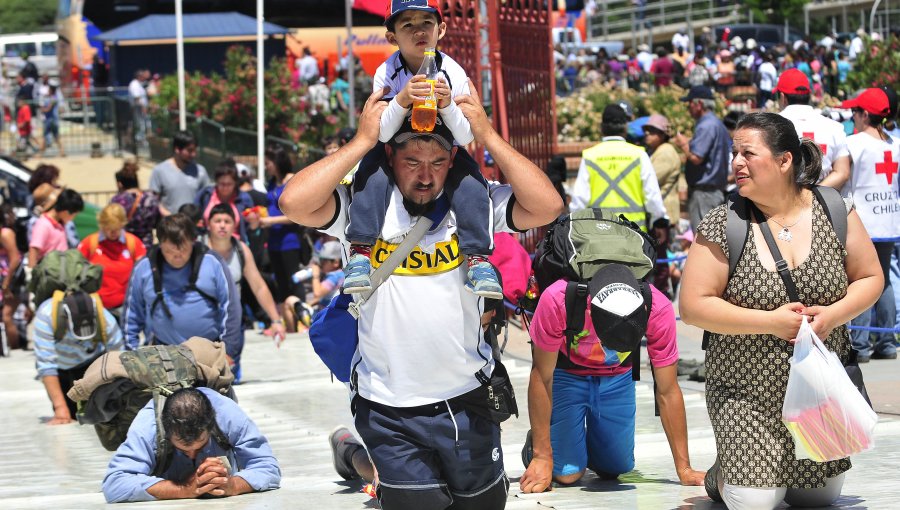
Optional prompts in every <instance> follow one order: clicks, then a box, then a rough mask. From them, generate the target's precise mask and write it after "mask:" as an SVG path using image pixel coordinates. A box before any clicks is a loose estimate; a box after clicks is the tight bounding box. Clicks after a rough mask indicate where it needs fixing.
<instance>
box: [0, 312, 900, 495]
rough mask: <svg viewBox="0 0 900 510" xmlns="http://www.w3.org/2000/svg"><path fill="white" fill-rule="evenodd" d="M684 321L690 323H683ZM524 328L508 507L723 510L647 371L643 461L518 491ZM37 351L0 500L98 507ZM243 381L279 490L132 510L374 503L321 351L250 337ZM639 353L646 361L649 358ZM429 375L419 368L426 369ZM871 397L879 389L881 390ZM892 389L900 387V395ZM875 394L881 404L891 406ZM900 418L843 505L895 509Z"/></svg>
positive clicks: (5, 455)
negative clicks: (672, 445)
mask: <svg viewBox="0 0 900 510" xmlns="http://www.w3.org/2000/svg"><path fill="white" fill-rule="evenodd" d="M684 327H685V328H687V326H684ZM526 342H527V340H526V337H525V335H524V333H522V332H521V331H518V330H516V329H515V328H511V335H510V343H509V346H508V348H507V356H506V359H507V360H508V363H507V364H508V366H509V371H510V374H511V375H512V378H513V380H514V383H515V385H516V390H517V395H518V397H519V402H520V411H521V412H522V414H521V416H520V417H519V418H518V419H511V420H509V421H507V422H506V423H504V424H503V448H504V453H505V465H506V469H507V472H508V474H509V476H510V478H511V480H512V482H513V483H512V487H511V489H510V495H509V500H508V505H507V508H509V509H511V510H519V509H538V508H557V509H581V508H585V509H586V508H609V509H631V508H640V509H663V510H669V509H676V510H687V509H697V510H702V509H720V508H722V509H723V508H724V506H723V505H713V504H712V503H711V502H710V500H709V499H708V498H706V496H705V493H704V491H703V489H702V488H700V487H682V486H680V485H679V484H678V483H677V477H676V474H675V472H674V467H673V465H672V459H671V456H670V453H669V448H668V443H667V442H666V438H665V434H664V433H663V430H662V427H661V425H660V422H659V420H658V419H657V418H655V417H654V416H653V402H652V398H653V397H652V390H651V387H650V383H649V382H648V381H649V380H650V379H649V374H648V377H645V378H644V381H642V382H640V383H638V389H637V395H638V410H637V415H638V418H637V436H638V437H637V442H636V450H635V458H636V465H637V469H636V470H635V471H633V472H631V473H628V474H626V475H624V476H622V477H621V478H620V480H619V481H617V482H606V481H601V480H599V479H598V478H597V477H596V476H593V475H589V476H587V477H586V478H585V479H584V480H583V481H582V482H581V483H579V484H576V485H575V486H571V487H557V488H555V489H554V490H553V491H552V492H548V493H544V494H536V495H525V494H522V493H521V492H520V491H519V489H518V485H517V483H516V482H517V481H518V478H519V476H521V474H522V473H523V472H524V467H523V465H522V463H521V460H520V458H519V451H520V450H521V447H522V443H523V440H524V437H525V432H526V431H527V429H528V428H529V427H528V416H527V406H526V385H527V376H528V373H529V362H528V361H527V356H528V355H529V347H528V344H527V343H526ZM679 343H680V344H683V347H682V351H683V352H684V353H693V352H700V353H701V354H702V351H700V350H699V339H698V335H696V332H693V333H692V332H691V331H690V330H685V331H684V334H682V337H681V338H680V339H679ZM33 358H34V357H33V354H32V353H30V352H22V351H15V352H14V353H13V357H11V358H0V370H2V373H3V374H4V377H2V378H0V409H2V412H0V430H3V431H4V433H3V434H2V435H0V479H3V480H5V481H6V482H7V483H4V484H2V485H0V502H2V503H0V507H2V508H4V509H37V508H41V509H43V508H50V507H55V508H78V509H81V508H97V507H101V506H104V501H103V496H102V494H101V493H100V492H99V489H100V481H101V480H102V478H103V474H104V472H105V467H106V463H107V462H108V460H109V457H110V456H111V453H109V452H106V451H105V450H104V449H103V448H102V447H101V446H100V444H99V441H98V440H97V438H96V436H95V434H94V431H93V429H92V428H91V427H85V426H78V425H65V426H57V427H51V426H48V425H45V423H44V422H45V421H46V420H47V419H48V417H49V415H50V414H51V412H50V405H49V401H48V400H47V398H46V395H45V393H44V390H43V386H42V385H41V383H40V382H38V381H35V380H34V374H35V371H34V359H33ZM243 359H244V374H245V375H244V377H245V383H244V384H242V385H240V386H238V387H237V389H236V391H237V394H238V397H239V400H240V403H241V406H242V407H243V408H244V409H245V410H246V411H247V413H248V414H249V415H250V417H251V418H252V419H253V420H254V421H255V422H256V423H257V425H258V426H259V428H260V430H261V431H262V432H263V433H264V434H265V435H266V436H267V437H268V438H269V440H270V442H271V444H272V448H273V450H274V452H275V455H276V456H277V457H278V459H279V461H280V463H281V468H282V472H283V476H284V478H283V480H282V488H281V489H279V490H277V491H272V492H269V493H264V494H252V495H246V496H241V497H237V498H229V499H227V500H216V501H209V500H205V501H195V502H186V501H180V502H156V503H140V504H135V505H132V506H129V508H144V507H146V508H150V507H153V508H161V507H162V508H170V507H178V508H186V507H192V508H194V507H206V508H213V507H214V508H217V509H218V508H225V509H227V508H240V509H257V508H301V509H320V508H322V509H364V508H373V507H377V505H376V504H375V501H373V500H371V499H370V498H369V497H368V496H366V495H365V494H362V493H360V492H359V490H360V488H361V484H360V483H359V482H344V481H343V480H341V479H340V477H338V476H337V475H336V474H335V472H334V470H333V468H332V465H331V451H330V449H329V447H328V435H329V433H330V431H331V430H332V429H333V428H334V427H335V426H336V425H338V424H352V419H351V417H350V413H349V410H348V402H347V392H346V390H345V389H344V387H343V386H342V385H340V384H337V383H332V382H331V379H330V377H329V375H328V373H327V371H326V370H325V369H324V366H323V365H322V364H321V362H319V360H318V358H316V356H315V354H314V352H313V350H312V348H311V347H310V345H309V342H308V338H307V336H306V335H305V334H295V335H291V336H290V337H289V338H288V341H287V342H286V343H285V344H284V345H283V346H282V348H281V349H280V350H276V349H275V348H274V346H273V345H272V343H271V341H270V340H269V339H267V338H264V337H262V336H261V335H260V334H258V333H250V334H249V335H248V338H247V347H246V349H245V352H244V357H243ZM643 359H645V360H646V359H647V358H646V356H644V357H643ZM896 366H897V365H896V363H894V364H891V362H872V363H870V364H869V365H867V366H864V370H865V371H866V376H867V377H868V378H869V379H870V380H872V381H873V382H872V383H870V388H872V387H873V386H875V385H876V384H880V382H881V381H882V379H883V380H884V382H885V383H886V384H893V385H894V387H895V388H896V385H897V381H898V377H897V375H893V376H890V375H889V374H888V372H891V373H893V374H896ZM425 376H427V375H426V374H423V377H425ZM682 386H683V388H684V394H685V405H686V408H687V419H688V427H689V436H690V438H689V440H690V453H691V459H692V462H693V465H694V467H695V468H699V469H704V468H706V467H707V466H709V465H710V464H711V463H712V461H713V458H714V456H715V444H714V440H713V436H712V430H711V428H710V425H709V418H708V416H707V414H706V407H705V403H704V398H703V393H702V384H699V383H691V382H687V381H684V383H683V384H682ZM873 393H874V392H873ZM895 393H896V392H895ZM879 395H880V393H874V394H873V400H875V401H876V405H879V406H880V405H885V403H884V402H883V401H881V400H879V399H880V397H879ZM898 452H900V420H898V419H897V418H896V417H894V416H891V415H886V414H882V420H881V422H880V423H879V425H878V428H877V446H876V448H875V449H874V450H873V451H870V452H866V453H864V454H861V455H859V456H857V457H855V458H854V459H853V463H854V469H853V470H852V471H850V472H849V473H848V476H847V481H846V485H845V490H844V494H845V496H843V497H842V498H841V500H840V504H839V506H840V507H841V508H848V509H849V508H852V509H881V508H892V507H894V501H896V500H897V499H898V498H900V486H898V485H897V484H895V483H893V484H885V483H883V480H886V479H890V478H893V477H894V475H895V474H896V472H897V469H898V467H900V453H898Z"/></svg>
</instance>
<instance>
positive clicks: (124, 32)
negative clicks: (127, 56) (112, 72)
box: [97, 12, 289, 45]
mask: <svg viewBox="0 0 900 510" xmlns="http://www.w3.org/2000/svg"><path fill="white" fill-rule="evenodd" d="M183 23H184V38H185V39H194V40H196V39H215V40H217V41H222V40H223V39H227V38H244V37H251V36H255V35H256V20H255V19H254V18H251V17H250V16H245V15H243V14H241V13H238V12H214V13H205V14H185V15H184V17H183ZM288 32H289V30H288V29H287V28H285V27H282V26H280V25H276V24H274V23H263V33H264V34H265V35H267V36H270V35H277V34H287V33H288ZM97 39H99V40H101V41H109V42H111V43H113V44H117V43H125V44H131V45H133V44H140V42H139V41H147V44H159V43H160V41H162V40H169V39H172V40H174V39H175V15H174V14H151V15H149V16H145V17H143V18H141V19H139V20H137V21H133V22H131V23H129V24H127V25H122V26H120V27H117V28H114V29H112V30H109V31H107V32H103V33H102V34H100V35H99V36H97Z"/></svg>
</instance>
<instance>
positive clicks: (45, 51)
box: [0, 32, 59, 78]
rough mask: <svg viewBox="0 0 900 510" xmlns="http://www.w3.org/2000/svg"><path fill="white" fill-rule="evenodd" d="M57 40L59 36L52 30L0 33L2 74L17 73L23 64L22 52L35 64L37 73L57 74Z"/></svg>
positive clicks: (10, 74)
mask: <svg viewBox="0 0 900 510" xmlns="http://www.w3.org/2000/svg"><path fill="white" fill-rule="evenodd" d="M57 40H59V36H58V35H57V34H56V33H54V32H39V33H32V34H4V35H0V55H2V58H0V61H2V64H3V74H4V75H5V76H7V77H10V78H11V77H14V76H15V75H16V74H18V73H19V71H20V70H22V67H24V66H25V62H24V61H23V60H22V54H23V53H27V54H28V60H29V61H31V62H33V63H34V65H35V66H37V70H38V74H39V75H41V76H43V75H44V74H48V75H50V76H58V75H59V65H58V63H57V60H56V41H57Z"/></svg>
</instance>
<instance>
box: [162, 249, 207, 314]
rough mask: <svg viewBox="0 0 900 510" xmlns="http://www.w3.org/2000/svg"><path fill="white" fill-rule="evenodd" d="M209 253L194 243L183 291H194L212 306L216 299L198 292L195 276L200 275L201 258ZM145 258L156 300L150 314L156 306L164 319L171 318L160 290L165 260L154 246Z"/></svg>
mask: <svg viewBox="0 0 900 510" xmlns="http://www.w3.org/2000/svg"><path fill="white" fill-rule="evenodd" d="M208 251H209V248H207V247H206V245H204V244H201V243H198V242H195V243H194V247H193V249H192V251H191V261H190V262H189V264H190V265H191V276H190V278H189V279H188V284H187V286H186V287H185V290H188V291H194V292H196V293H197V294H200V295H201V296H202V297H203V298H204V299H206V300H207V301H209V302H210V303H211V304H212V305H214V306H215V305H216V303H217V302H216V298H214V297H212V296H210V295H209V294H207V293H206V292H203V291H202V290H200V288H199V287H197V276H198V275H199V274H200V266H201V265H202V264H203V257H204V255H206V253H207V252H208ZM147 258H148V259H149V261H150V270H151V272H152V275H153V291H154V292H155V293H156V298H155V299H154V300H153V304H151V305H150V314H151V315H152V314H153V311H154V310H155V309H156V305H160V306H162V308H163V312H165V314H166V317H168V318H170V319H171V318H172V311H171V310H169V305H167V304H166V300H165V299H163V288H162V269H163V264H164V263H165V259H164V258H163V254H162V250H160V249H159V245H155V246H153V247H152V248H150V250H149V251H148V252H147Z"/></svg>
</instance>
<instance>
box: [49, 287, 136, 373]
mask: <svg viewBox="0 0 900 510" xmlns="http://www.w3.org/2000/svg"><path fill="white" fill-rule="evenodd" d="M52 309H53V300H52V299H48V300H46V301H44V302H43V303H41V305H40V306H39V307H38V309H37V313H36V314H35V317H34V356H35V366H36V367H37V372H38V378H41V377H45V376H48V375H59V370H69V369H72V368H75V367H77V366H78V365H81V364H82V363H85V362H87V361H90V360H92V359H94V358H97V357H98V356H100V355H101V354H103V353H104V352H106V351H107V350H110V351H118V350H121V349H122V348H123V347H124V341H123V336H122V330H121V329H119V325H118V323H117V322H116V319H115V317H113V316H112V314H111V313H109V312H108V311H106V310H105V309H104V310H103V315H104V317H105V318H106V340H107V341H106V345H105V346H104V345H103V344H100V345H98V346H96V347H94V342H93V341H91V340H85V341H81V340H77V339H76V338H75V337H74V336H72V333H71V332H70V331H67V332H66V336H65V337H63V339H62V340H60V341H58V342H57V341H56V339H55V338H53V320H52V318H51V316H50V314H51V310H52Z"/></svg>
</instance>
